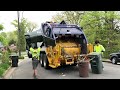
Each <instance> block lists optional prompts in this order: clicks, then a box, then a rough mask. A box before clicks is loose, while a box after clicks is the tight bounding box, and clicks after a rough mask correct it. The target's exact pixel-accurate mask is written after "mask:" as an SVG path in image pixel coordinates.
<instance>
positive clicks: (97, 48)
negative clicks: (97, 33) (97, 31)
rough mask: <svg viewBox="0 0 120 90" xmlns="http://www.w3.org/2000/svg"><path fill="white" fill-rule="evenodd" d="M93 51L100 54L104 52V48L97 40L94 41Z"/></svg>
mask: <svg viewBox="0 0 120 90" xmlns="http://www.w3.org/2000/svg"><path fill="white" fill-rule="evenodd" d="M94 52H98V53H101V55H102V56H103V52H105V48H104V47H103V45H101V44H100V42H99V40H96V41H95V46H94Z"/></svg>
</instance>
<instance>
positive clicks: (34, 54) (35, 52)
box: [30, 47, 40, 59]
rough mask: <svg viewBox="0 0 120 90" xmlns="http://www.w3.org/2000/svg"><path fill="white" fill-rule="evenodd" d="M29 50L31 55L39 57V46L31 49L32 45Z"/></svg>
mask: <svg viewBox="0 0 120 90" xmlns="http://www.w3.org/2000/svg"><path fill="white" fill-rule="evenodd" d="M30 52H31V54H32V57H36V58H38V59H39V54H40V48H38V49H33V48H32V47H31V48H30Z"/></svg>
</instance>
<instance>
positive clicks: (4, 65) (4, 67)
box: [0, 63, 10, 70]
mask: <svg viewBox="0 0 120 90" xmlns="http://www.w3.org/2000/svg"><path fill="white" fill-rule="evenodd" d="M9 66H10V65H9V64H7V63H2V64H0V67H1V68H3V69H5V70H7V69H8V68H9Z"/></svg>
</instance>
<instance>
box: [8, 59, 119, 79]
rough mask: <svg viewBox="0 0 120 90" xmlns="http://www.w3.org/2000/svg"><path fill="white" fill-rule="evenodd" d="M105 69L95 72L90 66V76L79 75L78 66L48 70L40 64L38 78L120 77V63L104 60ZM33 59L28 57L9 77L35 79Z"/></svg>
mask: <svg viewBox="0 0 120 90" xmlns="http://www.w3.org/2000/svg"><path fill="white" fill-rule="evenodd" d="M103 64H104V71H103V73H102V74H93V73H92V72H91V68H89V77H86V78H83V77H80V76H79V71H78V66H66V67H59V68H56V69H50V70H46V69H44V68H43V67H41V66H40V65H39V66H38V68H37V69H38V79H120V64H118V65H113V64H112V63H108V62H103ZM32 75H33V70H32V62H31V59H29V58H27V59H25V60H24V61H22V62H21V63H20V64H19V66H18V67H16V68H15V70H14V71H13V73H12V74H11V75H10V77H9V79H34V78H33V76H32Z"/></svg>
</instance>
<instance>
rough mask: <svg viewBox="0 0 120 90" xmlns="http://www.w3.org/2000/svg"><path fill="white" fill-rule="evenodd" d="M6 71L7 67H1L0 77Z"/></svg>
mask: <svg viewBox="0 0 120 90" xmlns="http://www.w3.org/2000/svg"><path fill="white" fill-rule="evenodd" d="M4 72H5V69H3V68H2V67H0V77H2V75H3V73H4Z"/></svg>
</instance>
